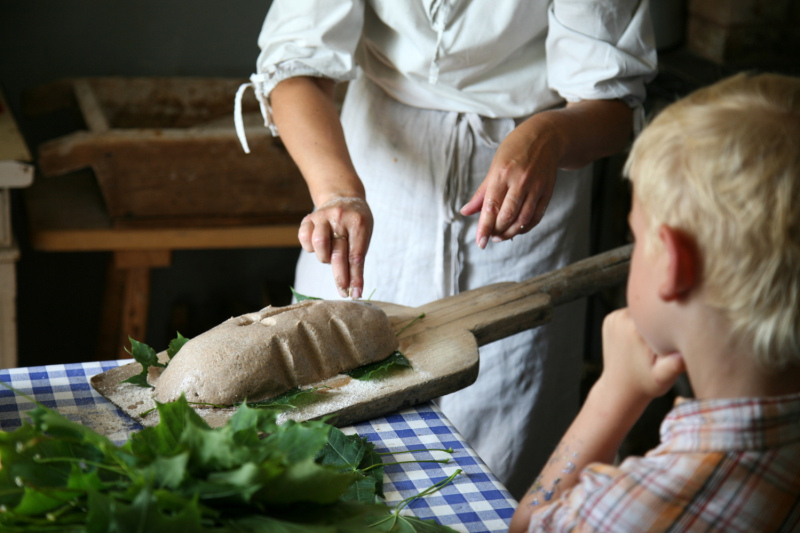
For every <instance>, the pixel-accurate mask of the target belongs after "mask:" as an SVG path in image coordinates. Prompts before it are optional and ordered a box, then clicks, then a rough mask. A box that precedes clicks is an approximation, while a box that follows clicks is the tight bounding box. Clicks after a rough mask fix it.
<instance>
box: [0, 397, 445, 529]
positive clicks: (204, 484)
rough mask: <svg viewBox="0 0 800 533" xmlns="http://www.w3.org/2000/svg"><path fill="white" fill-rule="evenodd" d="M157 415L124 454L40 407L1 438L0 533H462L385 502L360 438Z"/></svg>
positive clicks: (245, 415)
mask: <svg viewBox="0 0 800 533" xmlns="http://www.w3.org/2000/svg"><path fill="white" fill-rule="evenodd" d="M158 411H159V415H160V423H159V424H158V425H157V426H155V427H150V428H145V429H143V430H141V431H140V432H138V433H135V434H133V435H132V436H131V438H130V440H129V441H128V442H126V443H125V444H124V445H123V446H120V447H118V446H116V445H115V444H114V443H113V442H111V441H110V440H109V439H108V438H106V437H104V436H103V435H100V434H98V433H95V432H94V431H92V430H91V429H89V428H86V427H84V426H81V425H80V424H76V423H74V422H71V421H69V420H67V419H66V418H64V417H63V416H61V415H60V414H58V413H56V412H55V411H52V410H50V409H47V408H45V407H43V406H41V405H40V406H38V407H36V408H35V409H34V410H33V411H30V412H29V413H28V416H29V417H30V419H31V423H30V424H28V423H25V424H23V426H22V427H20V428H19V429H17V430H15V431H13V432H10V433H6V432H2V431H0V463H1V464H2V466H0V530H2V531H42V532H44V531H58V532H66V533H69V532H76V533H77V532H88V533H92V532H113V531H117V532H129V531H130V532H134V531H135V532H147V533H159V532H168V533H175V531H187V532H188V531H191V532H223V531H225V532H231V533H233V532H241V533H245V532H247V533H258V532H267V531H269V532H280V533H292V532H301V531H302V532H310V533H329V532H330V533H333V532H359V531H369V532H374V531H379V532H389V531H391V532H394V531H398V532H400V531H403V532H405V531H408V532H414V531H417V532H430V533H433V532H437V531H452V530H450V529H449V528H446V527H443V526H440V525H438V524H437V523H436V522H435V521H432V520H427V521H426V520H420V519H417V518H414V517H408V516H400V515H399V510H400V509H402V507H403V506H404V505H407V503H408V500H406V501H404V502H401V504H400V505H398V507H397V508H396V509H394V510H392V509H391V508H389V507H388V506H386V505H385V504H383V503H381V500H380V499H379V497H382V496H383V494H382V479H383V463H382V461H381V458H380V455H378V454H377V453H375V451H374V445H372V444H371V443H369V442H368V441H367V440H366V439H363V438H361V437H359V436H358V435H350V436H348V435H345V434H344V433H342V432H341V431H340V430H338V429H336V428H335V427H333V426H331V425H329V424H326V423H324V422H302V423H295V422H291V421H289V422H285V423H283V424H281V425H278V424H276V414H275V412H274V411H272V410H263V409H251V408H249V407H248V406H247V405H242V406H240V407H239V409H238V410H237V411H236V413H235V414H234V415H233V417H231V419H230V421H229V422H228V423H227V424H226V425H225V426H223V427H221V428H214V429H212V428H210V427H209V426H208V425H207V424H206V422H205V421H204V420H203V419H202V418H201V417H200V416H199V415H197V413H195V412H194V410H193V409H192V408H191V407H190V406H189V404H188V403H187V402H186V400H185V398H183V397H181V399H180V400H179V401H176V402H173V403H169V404H158ZM263 435H266V436H265V437H263V438H260V436H263ZM454 475H455V474H454ZM452 477H453V476H451V477H450V478H447V479H445V480H443V481H442V482H440V483H437V484H436V485H434V486H433V487H431V488H430V489H428V491H425V492H424V493H423V494H422V495H424V494H429V493H431V492H433V491H435V490H438V488H441V487H442V486H444V485H445V484H446V483H447V482H449V481H450V480H451V479H452ZM415 498H416V497H415ZM412 499H413V498H412Z"/></svg>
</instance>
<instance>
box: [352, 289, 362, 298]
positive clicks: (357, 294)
mask: <svg viewBox="0 0 800 533" xmlns="http://www.w3.org/2000/svg"><path fill="white" fill-rule="evenodd" d="M352 296H353V300H358V299H359V298H361V289H359V288H358V287H353V293H352Z"/></svg>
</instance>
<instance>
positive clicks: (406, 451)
mask: <svg viewBox="0 0 800 533" xmlns="http://www.w3.org/2000/svg"><path fill="white" fill-rule="evenodd" d="M418 452H445V453H453V448H421V449H419V450H400V451H396V452H375V455H400V454H403V453H418Z"/></svg>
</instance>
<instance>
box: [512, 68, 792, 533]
mask: <svg viewBox="0 0 800 533" xmlns="http://www.w3.org/2000/svg"><path fill="white" fill-rule="evenodd" d="M625 172H626V175H627V176H628V177H629V179H630V180H631V182H632V183H633V207H632V210H631V213H630V217H629V222H630V226H631V229H632V231H633V235H634V239H635V242H636V244H635V248H634V251H633V256H632V258H631V270H630V276H629V279H628V288H627V297H628V306H629V307H628V308H627V309H623V310H620V311H617V312H615V313H612V314H611V315H610V316H609V317H608V318H607V319H606V321H605V322H604V324H603V351H604V356H603V357H604V370H603V373H602V375H601V377H600V379H599V380H598V381H597V383H596V384H595V385H594V387H593V388H592V390H591V392H590V394H589V396H588V398H587V400H586V402H585V404H584V406H583V408H582V409H581V412H580V414H579V415H578V417H577V418H576V419H575V421H574V422H573V424H572V426H571V427H570V428H569V430H568V431H567V433H566V434H565V435H564V437H563V439H562V441H561V443H560V444H559V446H558V448H557V449H556V450H555V452H554V453H553V455H552V457H551V459H550V461H549V462H548V464H547V465H546V466H545V468H544V470H543V471H542V473H541V474H540V476H539V477H538V478H537V479H536V481H535V483H534V484H533V486H532V487H531V489H530V490H529V491H528V493H527V494H526V496H525V497H524V498H523V500H522V501H521V502H520V504H519V507H518V508H517V511H516V513H515V515H514V518H513V520H512V522H511V528H510V531H511V532H519V531H525V530H528V531H551V530H553V531H603V532H614V531H620V532H626V533H629V532H636V531H704V532H707V531H720V532H722V531H724V532H737V531H741V532H756V531H758V532H762V531H787V532H788V531H800V79H798V78H792V77H787V76H779V75H767V74H764V75H758V76H751V75H744V74H743V75H737V76H734V77H732V78H729V79H727V80H723V81H722V82H719V83H717V84H715V85H713V86H710V87H707V88H704V89H701V90H699V91H696V92H695V93H693V94H691V95H689V96H688V97H686V98H684V99H683V100H680V101H678V102H676V103H674V104H672V105H671V106H669V107H668V108H666V109H665V110H664V111H663V112H661V113H660V114H659V115H658V116H657V117H656V118H655V120H654V121H653V122H652V124H651V125H649V126H648V127H647V128H645V131H644V132H643V133H642V135H641V136H640V137H639V138H638V139H637V141H636V142H635V143H634V146H633V149H632V151H631V154H630V157H629V160H628V162H627V165H626V169H625ZM684 371H685V372H686V373H687V375H688V378H689V381H690V383H691V385H692V389H693V392H694V397H695V398H694V399H691V400H686V399H679V400H678V401H677V402H676V405H675V407H674V409H673V410H672V412H670V414H669V415H668V416H667V418H666V419H665V420H664V422H663V424H662V427H661V444H660V445H659V446H658V447H657V448H655V449H654V450H651V451H650V452H649V453H648V454H647V455H646V456H645V457H631V458H628V459H626V460H625V461H623V462H622V464H620V465H619V466H613V465H612V462H613V460H614V457H615V455H616V453H617V450H618V448H619V445H620V444H621V441H622V439H623V438H624V437H625V435H626V433H627V432H628V431H629V430H630V428H631V427H632V426H633V424H634V422H635V421H636V420H637V419H638V418H639V416H640V415H641V414H642V412H643V411H644V409H645V407H646V406H647V404H648V403H649V402H650V401H651V400H652V399H653V398H655V397H657V396H659V395H662V394H664V393H665V392H667V391H668V390H669V389H670V388H671V387H672V385H673V384H674V382H675V380H676V379H677V378H678V376H679V375H680V374H682V373H683V372H684Z"/></svg>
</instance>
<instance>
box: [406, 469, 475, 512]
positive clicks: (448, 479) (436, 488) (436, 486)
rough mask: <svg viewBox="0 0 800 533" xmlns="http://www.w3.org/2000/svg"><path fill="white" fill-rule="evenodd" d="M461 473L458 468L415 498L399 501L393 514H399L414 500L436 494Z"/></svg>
mask: <svg viewBox="0 0 800 533" xmlns="http://www.w3.org/2000/svg"><path fill="white" fill-rule="evenodd" d="M461 472H462V470H461V469H460V468H459V469H458V470H456V471H455V472H453V473H452V474H450V475H449V476H448V477H446V478H444V479H443V480H441V481H439V482H438V483H434V484H433V485H431V486H430V487H428V488H427V489H425V490H423V491H422V492H420V493H419V494H417V495H416V496H411V497H410V498H406V499H405V500H403V501H401V502H400V503H398V504H397V507H395V508H394V514H395V515H398V514H400V511H401V510H403V508H404V507H406V506H407V505H409V504H411V502H413V501H414V500H417V499H419V498H424V497H425V496H430V495H431V494H433V493H434V492H437V491H439V490H441V489H442V488H444V487H445V486H446V485H448V484H449V483H450V482H451V481H453V480H454V479H455V478H456V476H457V475H459V474H460V473H461Z"/></svg>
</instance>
